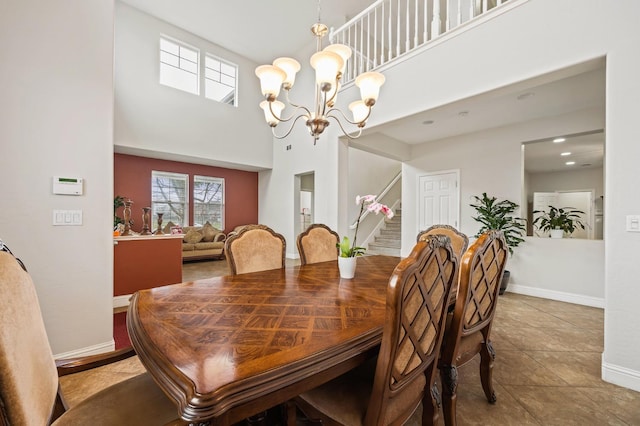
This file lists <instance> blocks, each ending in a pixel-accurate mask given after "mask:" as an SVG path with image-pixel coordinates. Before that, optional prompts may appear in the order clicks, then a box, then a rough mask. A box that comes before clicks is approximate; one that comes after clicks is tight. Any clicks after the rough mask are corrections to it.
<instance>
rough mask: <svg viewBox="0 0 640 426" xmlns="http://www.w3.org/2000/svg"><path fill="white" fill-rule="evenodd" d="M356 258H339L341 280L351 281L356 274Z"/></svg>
mask: <svg viewBox="0 0 640 426" xmlns="http://www.w3.org/2000/svg"><path fill="white" fill-rule="evenodd" d="M356 259H357V258H356V257H338V269H339V270H340V278H345V279H348V280H350V279H351V278H353V277H354V275H355V274H356Z"/></svg>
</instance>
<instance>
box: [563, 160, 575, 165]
mask: <svg viewBox="0 0 640 426" xmlns="http://www.w3.org/2000/svg"><path fill="white" fill-rule="evenodd" d="M564 164H566V165H567V166H573V165H574V164H576V162H575V161H567V162H566V163H564Z"/></svg>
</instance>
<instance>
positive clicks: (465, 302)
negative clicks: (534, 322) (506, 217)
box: [438, 231, 509, 426]
mask: <svg viewBox="0 0 640 426" xmlns="http://www.w3.org/2000/svg"><path fill="white" fill-rule="evenodd" d="M508 253H509V248H508V246H507V243H506V241H505V239H504V235H503V234H502V232H501V231H488V232H486V233H484V234H482V235H481V236H480V237H479V238H478V239H477V240H476V241H475V243H473V245H472V246H471V247H470V248H469V249H468V250H467V251H466V253H465V254H464V256H463V257H462V260H461V264H460V282H459V287H458V297H457V298H456V302H455V307H454V309H453V312H451V313H449V318H447V324H446V331H445V335H444V336H445V337H444V339H443V342H442V350H441V356H440V360H439V362H438V367H439V369H440V378H441V381H442V408H443V415H444V421H445V425H447V426H453V425H455V424H456V400H457V396H456V391H457V387H458V368H459V367H460V366H462V365H464V364H466V363H467V362H469V361H471V360H472V359H473V358H474V357H475V356H477V355H478V354H480V379H481V382H482V389H483V390H484V394H485V396H486V398H487V400H488V401H489V402H490V403H492V404H493V403H495V402H496V394H495V391H494V389H493V380H492V371H493V363H494V360H495V357H496V354H495V351H494V349H493V346H492V344H491V326H492V324H493V318H494V315H495V312H496V304H497V302H498V291H499V290H500V281H501V279H502V274H503V272H504V268H505V265H506V262H507V255H508Z"/></svg>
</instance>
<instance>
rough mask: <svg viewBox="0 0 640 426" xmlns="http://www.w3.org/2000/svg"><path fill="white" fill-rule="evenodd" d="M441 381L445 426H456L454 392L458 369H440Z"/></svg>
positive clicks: (448, 367)
mask: <svg viewBox="0 0 640 426" xmlns="http://www.w3.org/2000/svg"><path fill="white" fill-rule="evenodd" d="M440 380H441V381H442V414H443V417H444V424H445V425H446V426H456V424H457V423H456V400H457V395H456V391H457V389H458V369H457V368H456V366H455V365H443V366H441V367H440Z"/></svg>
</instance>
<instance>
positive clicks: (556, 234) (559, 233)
mask: <svg viewBox="0 0 640 426" xmlns="http://www.w3.org/2000/svg"><path fill="white" fill-rule="evenodd" d="M563 235H564V231H563V230H562V229H552V230H550V231H549V236H550V237H551V238H562V237H563Z"/></svg>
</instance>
